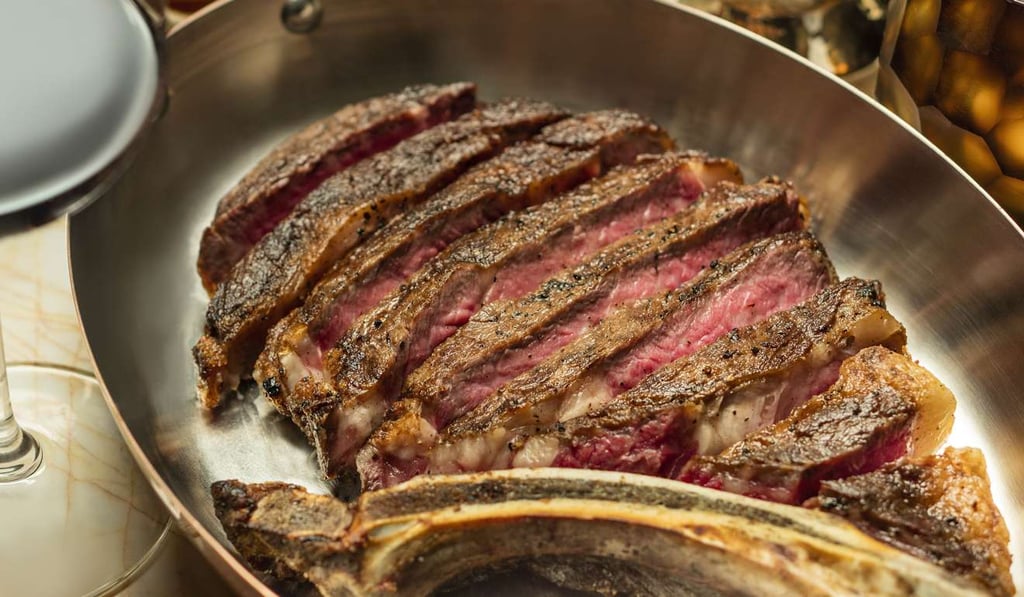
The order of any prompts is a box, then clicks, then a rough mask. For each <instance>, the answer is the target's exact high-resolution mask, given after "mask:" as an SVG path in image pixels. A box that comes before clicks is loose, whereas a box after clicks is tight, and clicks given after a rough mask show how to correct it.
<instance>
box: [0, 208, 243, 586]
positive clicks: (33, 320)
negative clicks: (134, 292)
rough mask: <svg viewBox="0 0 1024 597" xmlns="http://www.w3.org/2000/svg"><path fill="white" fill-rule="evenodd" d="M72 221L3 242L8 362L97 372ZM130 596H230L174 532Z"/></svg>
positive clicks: (1, 306)
mask: <svg viewBox="0 0 1024 597" xmlns="http://www.w3.org/2000/svg"><path fill="white" fill-rule="evenodd" d="M66 229H67V228H66V221H65V220H59V221H56V222H53V223H51V224H48V225H47V226H44V227H42V228H39V229H36V230H33V231H31V232H25V233H22V234H18V235H13V236H10V237H7V238H3V239H0V279H3V290H2V292H0V317H2V319H3V323H2V329H3V340H4V343H5V347H6V351H7V358H8V360H9V361H12V362H25V361H28V362H39V363H57V364H60V365H66V366H70V367H74V368H77V369H87V370H91V369H92V364H91V362H90V359H89V352H88V348H87V347H86V343H85V338H84V336H83V334H82V331H81V328H80V327H79V325H78V319H77V318H76V316H75V306H74V301H73V300H72V298H71V282H70V278H69V273H68V261H67V233H66ZM122 594H123V595H128V596H152V597H164V596H167V597H170V596H178V595H190V596H199V597H205V596H208V595H209V596H214V595H218V596H219V595H230V594H231V589H229V588H228V586H227V585H226V584H225V583H224V581H222V580H221V579H220V578H219V577H218V576H217V574H216V573H215V572H214V571H213V568H212V567H211V566H210V565H209V564H207V562H206V561H205V560H204V559H203V557H202V556H201V555H200V554H199V552H198V551H196V549H195V548H194V547H193V546H192V545H191V544H190V543H189V542H188V541H187V540H186V539H185V538H184V536H183V535H181V534H179V533H177V532H175V533H172V534H171V535H170V536H169V537H168V538H167V540H166V541H165V542H164V544H163V546H162V548H161V551H160V553H159V554H158V555H157V556H156V558H155V560H154V561H153V563H152V564H151V565H150V567H149V568H148V569H147V570H146V571H145V572H144V573H143V574H142V575H141V576H140V577H139V578H138V579H137V580H136V581H135V582H134V583H132V584H131V585H129V586H128V587H127V588H126V589H125V590H124V591H123V593H122Z"/></svg>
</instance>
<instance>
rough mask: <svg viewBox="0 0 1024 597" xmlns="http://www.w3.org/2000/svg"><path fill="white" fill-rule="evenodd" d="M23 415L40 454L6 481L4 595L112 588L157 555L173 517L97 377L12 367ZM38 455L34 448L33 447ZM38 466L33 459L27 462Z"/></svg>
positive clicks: (0, 502) (0, 563) (0, 509)
mask: <svg viewBox="0 0 1024 597" xmlns="http://www.w3.org/2000/svg"><path fill="white" fill-rule="evenodd" d="M7 374H8V380H9V383H10V389H11V398H12V402H13V406H14V412H15V416H16V417H17V419H18V421H19V422H20V423H21V425H22V427H23V428H24V429H25V431H26V434H25V436H26V439H27V441H32V439H31V438H34V441H37V442H38V444H39V447H40V448H41V453H42V461H41V463H36V465H35V466H36V470H35V471H34V472H33V473H32V474H30V475H29V476H27V477H25V478H22V479H20V480H17V481H8V482H0V553H2V554H3V557H2V558H0V593H3V594H9V595H71V596H75V595H105V594H111V593H113V592H114V591H117V590H119V589H121V588H123V587H124V586H125V585H126V584H128V583H129V582H131V580H132V579H133V578H135V577H136V576H137V575H138V574H139V572H140V571H141V570H143V569H144V568H145V566H146V564H148V562H149V561H150V560H151V559H152V557H153V555H154V554H155V553H157V552H158V550H159V546H160V544H161V542H162V540H163V538H164V537H165V536H166V533H167V531H168V528H169V517H168V515H167V513H166V510H164V508H163V506H162V505H161V504H160V502H159V500H158V499H157V497H156V496H155V495H154V494H153V492H152V490H151V489H150V486H149V484H148V483H147V482H146V480H145V478H144V477H143V476H142V473H141V472H140V471H139V470H138V467H137V466H136V465H135V461H134V460H133V459H132V457H131V454H130V453H129V452H128V448H127V447H126V446H125V444H124V440H123V439H122V438H121V435H120V434H119V433H118V431H117V428H116V426H115V425H114V421H113V419H112V418H111V416H110V412H109V411H108V410H107V408H106V405H105V403H104V401H103V396H102V394H101V393H100V390H99V385H98V384H97V383H96V381H95V379H93V378H92V377H91V376H89V375H86V374H83V373H81V372H77V371H73V370H70V369H63V368H57V367H48V366H37V365H21V366H18V365H9V366H8V369H7ZM30 452H31V451H30ZM28 464H29V465H31V463H28Z"/></svg>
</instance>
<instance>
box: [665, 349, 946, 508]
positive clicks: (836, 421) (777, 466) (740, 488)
mask: <svg viewBox="0 0 1024 597" xmlns="http://www.w3.org/2000/svg"><path fill="white" fill-rule="evenodd" d="M955 408H956V399H955V398H953V394H952V393H951V392H950V391H949V389H947V388H946V387H945V386H944V385H942V383H941V382H940V381H939V380H937V379H935V376H934V375H932V374H931V373H929V372H928V371H927V370H926V369H925V368H924V367H921V366H920V365H917V364H915V363H914V362H913V361H912V360H910V358H909V357H907V356H905V355H902V354H898V353H895V352H892V351H890V350H888V349H886V348H883V347H881V346H873V347H870V348H865V349H864V350H862V351H860V352H859V353H857V354H856V355H854V356H852V357H850V358H849V359H847V360H846V362H844V363H843V364H842V366H841V367H840V369H839V381H837V382H836V383H835V384H834V385H833V386H832V387H831V388H830V389H829V390H828V391H827V392H825V393H823V394H820V395H818V396H815V397H814V398H812V399H811V400H809V401H808V402H807V403H806V404H804V405H803V406H801V407H799V408H797V409H796V410H795V411H794V412H793V414H791V415H789V416H788V417H786V418H785V419H784V420H782V421H780V422H778V423H776V424H775V425H773V426H771V427H768V428H766V429H762V430H760V431H757V432H756V433H754V434H752V435H750V436H748V437H747V438H746V439H744V440H743V441H740V442H738V443H736V444H733V445H732V446H730V447H729V448H727V449H726V450H725V451H724V452H722V453H721V454H718V455H715V456H699V457H697V458H694V459H693V460H691V461H690V463H689V464H688V465H687V466H686V468H685V469H684V470H683V473H682V475H681V476H680V480H682V481H686V482H687V483H695V484H698V485H703V486H705V487H711V488H712V489H722V490H725V491H728V492H731V493H739V494H742V495H746V496H749V497H755V498H760V499H764V500H771V501H773V502H781V503H785V504H799V503H801V502H803V501H804V500H806V499H808V498H810V497H811V496H813V495H815V494H817V493H818V488H819V487H820V486H821V482H822V481H825V480H829V479H842V478H844V477H849V476H851V475H859V474H862V473H868V472H871V471H873V470H875V469H877V468H878V467H880V466H882V465H883V464H885V463H887V462H892V461H894V460H897V459H899V458H902V457H903V456H906V455H920V454H929V453H931V452H932V451H933V450H935V448H936V447H938V445H939V444H940V443H942V442H943V441H944V440H945V439H946V436H947V435H949V431H950V429H951V428H952V426H953V410H954V409H955Z"/></svg>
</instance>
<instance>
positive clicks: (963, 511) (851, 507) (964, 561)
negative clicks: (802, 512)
mask: <svg viewBox="0 0 1024 597" xmlns="http://www.w3.org/2000/svg"><path fill="white" fill-rule="evenodd" d="M805 505H806V506H808V507H811V508H816V509H819V510H822V511H824V512H830V513H832V514H836V515H838V516H841V517H843V518H845V519H846V520H848V521H850V522H852V523H853V524H855V525H856V526H857V527H858V528H860V529H861V530H862V531H864V532H865V533H867V534H868V535H870V536H872V537H874V538H875V539H878V540H879V541H882V542H884V543H888V544H889V545H892V546H893V547H896V548H898V549H900V550H902V551H904V552H907V553H910V554H913V555H915V556H917V557H919V558H922V559H924V560H927V561H930V562H934V563H935V564H938V565H939V566H942V567H943V568H945V569H946V570H949V571H950V572H952V573H954V574H957V575H959V576H961V577H963V578H966V579H968V580H970V581H971V582H973V583H975V584H977V585H978V586H980V587H982V588H984V589H985V590H987V591H990V592H991V593H992V594H993V595H1001V596H1009V595H1013V594H1014V593H1015V590H1014V587H1013V579H1012V578H1011V576H1010V562H1011V557H1010V550H1009V541H1010V534H1009V532H1008V530H1007V528H1006V522H1005V521H1004V520H1003V517H1002V516H1001V515H1000V514H999V509H998V508H997V507H996V505H995V503H994V502H993V500H992V492H991V490H990V489H989V478H988V473H987V472H986V470H985V459H984V456H982V454H981V451H980V450H976V449H973V448H967V449H962V448H946V450H945V451H944V452H943V453H942V454H936V455H929V456H920V457H915V458H908V459H904V460H901V461H899V462H895V463H891V464H886V465H884V466H882V467H881V468H879V469H878V470H877V471H874V472H871V473H867V474H864V475H859V476H856V477H848V478H846V479H843V480H838V481H825V482H823V483H822V484H821V493H820V494H819V495H818V496H817V497H815V498H813V499H811V500H810V501H808V502H806V503H805Z"/></svg>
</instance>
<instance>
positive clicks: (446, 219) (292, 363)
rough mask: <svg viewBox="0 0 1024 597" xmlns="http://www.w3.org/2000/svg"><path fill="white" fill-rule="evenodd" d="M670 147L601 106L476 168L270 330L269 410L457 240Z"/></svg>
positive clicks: (264, 380)
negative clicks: (380, 304) (368, 315)
mask: <svg viewBox="0 0 1024 597" xmlns="http://www.w3.org/2000/svg"><path fill="white" fill-rule="evenodd" d="M671 145H672V141H671V140H670V139H669V137H668V135H667V134H666V133H665V132H664V131H662V130H661V129H660V128H658V127H657V126H655V125H653V124H652V123H650V122H649V121H647V120H646V119H644V118H642V117H640V116H638V115H636V114H633V113H631V112H624V111H621V110H607V111H601V112H591V113H588V114H583V115H580V116H574V117H571V118H567V119H566V120H563V121H561V122H558V123H555V124H552V125H549V126H548V127H546V128H545V129H544V130H542V131H541V132H540V133H539V134H538V135H537V136H536V137H534V138H533V139H531V140H530V141H528V142H523V143H520V144H518V145H514V146H512V147H510V148H509V149H507V150H505V151H504V152H502V153H500V154H498V155H497V156H496V157H494V158H492V159H490V160H488V161H486V162H484V163H482V164H480V165H478V166H475V167H474V168H472V169H470V170H469V171H468V172H466V174H464V175H463V176H461V177H460V178H459V179H458V180H456V181H455V182H454V183H452V184H451V185H449V186H448V187H446V188H445V189H444V190H442V191H441V192H439V193H438V194H437V195H436V196H435V197H433V198H431V199H430V200H429V201H427V202H425V203H424V204H422V205H420V206H418V207H414V208H412V209H410V210H408V211H406V212H405V213H403V214H401V215H400V216H399V217H397V218H395V220H393V221H392V222H390V223H389V224H387V225H386V226H385V227H384V228H382V229H381V230H380V231H379V232H378V233H377V234H374V235H373V236H372V237H371V238H369V239H368V240H367V241H366V242H364V243H363V244H361V245H359V246H358V247H356V248H355V249H354V250H353V251H352V252H350V253H349V254H348V256H347V257H345V258H344V259H342V260H340V261H339V262H338V263H337V264H336V265H335V266H334V268H333V269H332V271H331V272H330V273H329V274H328V275H327V276H325V277H324V279H323V280H321V281H320V283H319V284H318V285H317V286H316V288H315V289H314V290H313V291H312V292H311V293H310V296H309V297H308V298H307V299H306V302H305V304H304V305H303V306H302V307H300V308H298V309H296V310H295V311H293V312H292V313H291V314H289V315H288V317H286V318H284V319H283V320H282V321H281V322H280V323H278V324H277V325H276V326H275V327H274V329H272V330H271V332H270V334H269V337H268V340H267V346H266V348H265V349H264V351H263V353H262V354H261V355H260V358H259V360H258V361H257V364H256V371H255V377H256V379H257V381H259V382H260V383H261V385H262V387H263V390H264V392H265V393H266V395H267V397H268V398H269V399H270V400H271V402H273V403H274V405H275V406H276V407H277V408H278V410H280V411H281V412H282V413H283V414H291V411H292V407H291V400H292V396H291V392H292V390H293V388H294V387H295V385H296V384H298V383H299V382H300V381H301V380H302V379H303V378H306V377H310V378H312V379H316V380H322V379H323V358H322V357H323V352H324V351H326V350H328V349H330V348H331V347H333V346H334V343H335V342H337V341H338V339H339V338H341V337H342V336H343V335H344V334H345V332H347V331H348V329H349V326H350V325H351V324H352V322H353V321H354V320H355V319H357V318H358V317H359V316H360V315H362V314H363V313H364V312H366V311H368V310H369V309H371V308H372V307H373V306H374V305H376V304H377V303H378V302H379V301H380V300H381V299H383V298H384V297H385V296H386V295H387V294H388V293H389V292H391V291H393V290H394V289H396V288H397V287H399V286H400V285H402V284H403V283H405V282H407V281H408V280H409V278H411V277H412V276H413V274H415V272H416V271H417V270H418V269H419V268H420V267H421V266H422V265H423V264H424V263H426V262H427V261H428V260H429V259H431V258H432V257H433V256H434V255H436V254H437V253H438V252H440V251H442V250H444V249H445V247H447V246H448V245H449V244H451V242H453V241H454V240H456V239H457V238H458V237H460V236H462V235H464V234H467V233H469V232H472V231H473V230H475V229H477V228H479V227H481V226H483V225H485V224H487V223H489V222H492V221H494V220H496V219H498V218H499V217H501V216H503V215H505V214H506V213H508V212H510V211H515V210H520V209H523V208H525V207H528V206H530V205H534V204H537V203H542V202H544V201H546V200H548V199H550V198H551V197H553V196H555V195H558V194H559V193H562V192H564V191H567V190H569V189H571V188H573V187H575V186H577V185H579V184H580V183H582V182H584V181H586V180H589V179H591V178H594V177H596V176H598V175H600V174H601V173H602V172H604V171H606V170H607V169H609V168H611V167H614V166H617V165H620V164H628V163H632V162H633V161H635V159H636V157H637V156H638V155H641V154H656V153H661V152H663V151H665V150H667V149H670V148H671Z"/></svg>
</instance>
